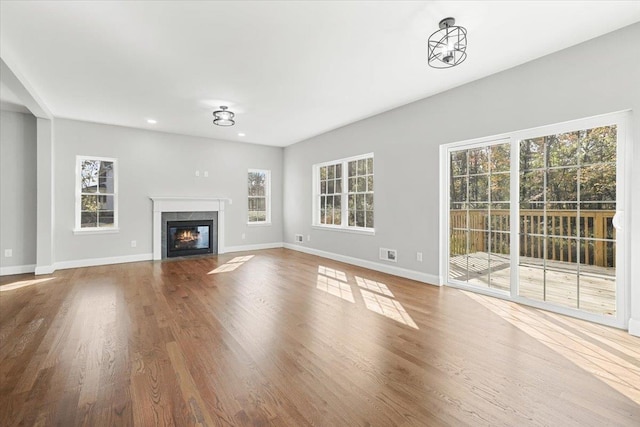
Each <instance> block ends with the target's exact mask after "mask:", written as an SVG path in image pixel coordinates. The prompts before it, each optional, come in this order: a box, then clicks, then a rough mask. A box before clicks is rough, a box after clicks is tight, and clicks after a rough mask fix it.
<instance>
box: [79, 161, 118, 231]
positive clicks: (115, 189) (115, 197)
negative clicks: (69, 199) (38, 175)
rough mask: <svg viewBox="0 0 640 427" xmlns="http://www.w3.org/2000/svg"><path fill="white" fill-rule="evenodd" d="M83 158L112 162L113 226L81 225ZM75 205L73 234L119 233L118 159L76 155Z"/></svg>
mask: <svg viewBox="0 0 640 427" xmlns="http://www.w3.org/2000/svg"><path fill="white" fill-rule="evenodd" d="M84 160H100V161H103V162H113V227H85V228H82V227H81V217H82V214H81V212H80V211H81V207H82V194H81V193H82V185H80V165H81V164H82V162H83V161H84ZM75 177H76V205H75V217H76V221H75V228H74V229H73V234H111V233H119V232H120V228H119V226H118V211H119V206H118V159H115V158H110V157H99V156H80V155H78V156H76V170H75Z"/></svg>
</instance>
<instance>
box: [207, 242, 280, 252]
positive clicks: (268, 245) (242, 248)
mask: <svg viewBox="0 0 640 427" xmlns="http://www.w3.org/2000/svg"><path fill="white" fill-rule="evenodd" d="M283 246H284V243H282V242H276V243H259V244H257V245H241V246H227V247H225V248H224V252H220V253H223V254H226V253H229V252H244V251H259V250H261V249H275V248H282V247H283Z"/></svg>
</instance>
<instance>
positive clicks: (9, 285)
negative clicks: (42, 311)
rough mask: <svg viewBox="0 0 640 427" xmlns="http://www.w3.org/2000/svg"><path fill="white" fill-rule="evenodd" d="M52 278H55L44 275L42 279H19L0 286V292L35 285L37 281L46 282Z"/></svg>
mask: <svg viewBox="0 0 640 427" xmlns="http://www.w3.org/2000/svg"><path fill="white" fill-rule="evenodd" d="M53 279H55V277H44V278H42V279H32V280H21V281H19V282H13V283H7V284H4V285H2V286H0V292H6V291H13V290H14V289H20V288H24V287H26V286H31V285H37V284H39V283H44V282H48V281H49V280H53Z"/></svg>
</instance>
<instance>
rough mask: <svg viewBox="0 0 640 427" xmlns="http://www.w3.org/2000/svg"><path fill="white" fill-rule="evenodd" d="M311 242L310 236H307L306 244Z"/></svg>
mask: <svg viewBox="0 0 640 427" xmlns="http://www.w3.org/2000/svg"><path fill="white" fill-rule="evenodd" d="M310 241H311V234H307V242H310Z"/></svg>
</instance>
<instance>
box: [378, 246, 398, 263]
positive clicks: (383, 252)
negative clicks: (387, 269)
mask: <svg viewBox="0 0 640 427" xmlns="http://www.w3.org/2000/svg"><path fill="white" fill-rule="evenodd" d="M380 259H381V260H384V261H391V262H398V251H396V250H395V249H387V248H380Z"/></svg>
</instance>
